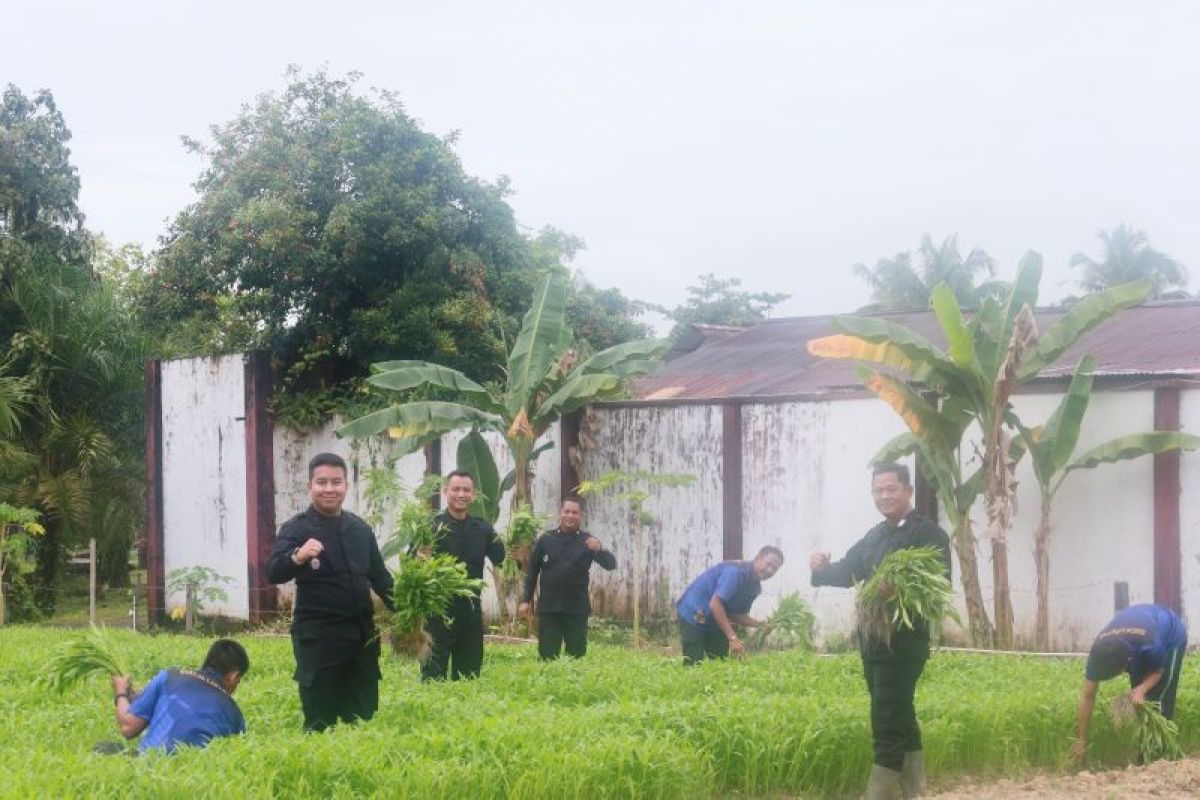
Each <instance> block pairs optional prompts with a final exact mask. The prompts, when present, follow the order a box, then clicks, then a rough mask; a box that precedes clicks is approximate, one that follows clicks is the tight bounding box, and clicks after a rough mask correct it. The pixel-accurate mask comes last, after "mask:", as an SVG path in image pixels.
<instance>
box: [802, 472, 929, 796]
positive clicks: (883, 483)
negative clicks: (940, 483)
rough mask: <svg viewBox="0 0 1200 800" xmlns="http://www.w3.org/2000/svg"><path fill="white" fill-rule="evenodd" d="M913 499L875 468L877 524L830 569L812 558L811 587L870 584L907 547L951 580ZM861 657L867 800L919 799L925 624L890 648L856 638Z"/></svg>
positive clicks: (895, 475)
mask: <svg viewBox="0 0 1200 800" xmlns="http://www.w3.org/2000/svg"><path fill="white" fill-rule="evenodd" d="M912 496H913V489H912V482H911V481H910V480H909V474H908V467H906V466H904V465H902V464H879V465H877V466H876V467H875V468H874V470H873V471H872V476H871V497H872V499H873V500H874V501H875V508H876V509H878V510H879V513H881V514H883V517H884V519H883V521H882V522H880V523H879V524H878V525H876V526H875V527H874V528H872V529H871V530H869V531H867V534H866V535H865V536H863V538H861V539H859V540H858V542H857V543H855V544H854V546H853V547H851V548H850V549H849V550H848V551H847V552H846V557H845V558H843V559H842V560H841V561H836V562H831V561H830V558H829V553H814V554H813V555H812V556H811V557H810V558H809V562H808V563H809V567H810V568H811V569H812V585H813V586H842V587H847V588H848V587H850V586H853V585H854V584H855V583H857V582H859V581H865V580H868V579H870V577H871V576H872V575H873V574H874V572H875V570H876V568H877V567H878V566H879V563H880V562H881V561H883V559H884V557H885V556H887V555H888V554H889V553H891V552H893V551H895V550H900V549H903V548H906V547H929V546H933V547H936V548H938V550H939V551H940V552H941V553H942V559H943V561H944V562H945V565H946V574H947V576H949V574H950V537H948V536H947V535H946V532H945V531H943V530H942V529H941V528H939V527H938V526H937V525H936V524H934V523H933V522H931V521H929V520H927V519H924V518H923V517H920V516H918V515H917V514H916V513H915V512H914V511H913V509H912ZM859 653H860V655H861V656H862V663H863V674H864V676H865V677H866V680H867V690H868V691H869V692H870V693H871V736H872V738H873V739H874V749H875V763H874V765H873V766H872V768H871V777H870V781H869V782H868V784H867V792H866V795H865V797H866V798H868V800H883V799H884V798H889V799H890V798H899V797H905V798H908V797H919V796H920V795H921V794H922V792H924V790H925V760H924V755H923V753H922V751H921V728H920V726H919V725H918V724H917V712H916V709H915V708H914V706H913V694H914V693H915V692H916V688H917V681H918V679H920V677H921V672H922V671H923V670H924V669H925V662H926V661H927V660H928V658H929V624H928V622H927V621H926V620H914V627H913V629H912V630H909V629H908V628H905V627H902V626H899V627H897V628H896V629H895V630H893V631H892V636H891V643H890V645H889V644H886V643H884V642H880V641H877V640H873V639H868V638H867V637H863V636H860V639H859Z"/></svg>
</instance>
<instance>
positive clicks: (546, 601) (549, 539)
mask: <svg viewBox="0 0 1200 800" xmlns="http://www.w3.org/2000/svg"><path fill="white" fill-rule="evenodd" d="M590 538H592V535H591V534H590V533H588V532H587V531H582V530H581V531H576V532H574V533H563V532H562V531H561V530H559V529H557V528H555V529H554V530H552V531H546V532H545V533H543V534H542V535H541V536H539V537H538V540H537V541H536V542H535V543H534V545H533V551H532V552H531V553H530V554H529V571H528V572H526V573H525V593H524V595H523V598H524V601H525V602H526V603H528V602H531V601H532V600H533V590H534V588H535V587H536V586H537V583H538V578H539V576H540V577H541V582H542V594H541V596H540V598H539V599H538V612H540V613H548V614H583V615H587V614H590V613H591V612H592V606H591V602H590V600H589V599H588V580H589V570H590V569H591V567H592V564H593V563H596V564H599V565H600V566H601V567H603V568H604V569H607V570H612V569H616V567H617V557H616V556H614V555H613V554H612V553H610V552H609V551H607V550H599V551H596V552H592V551H591V550H589V549H588V547H587V540H588V539H590Z"/></svg>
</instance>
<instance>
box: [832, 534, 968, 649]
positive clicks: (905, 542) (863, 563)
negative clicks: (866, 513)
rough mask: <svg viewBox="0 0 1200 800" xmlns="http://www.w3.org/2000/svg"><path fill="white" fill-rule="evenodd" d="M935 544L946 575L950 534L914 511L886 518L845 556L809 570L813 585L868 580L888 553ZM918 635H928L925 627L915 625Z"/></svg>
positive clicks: (845, 585)
mask: <svg viewBox="0 0 1200 800" xmlns="http://www.w3.org/2000/svg"><path fill="white" fill-rule="evenodd" d="M930 546H932V547H936V548H937V549H938V550H939V551H940V553H941V556H942V562H943V563H944V564H945V565H946V576H947V577H949V576H950V537H949V536H947V535H946V532H945V531H943V530H942V529H941V528H939V527H938V526H937V524H936V523H934V522H932V521H930V520H927V519H925V518H924V517H922V516H920V515H919V514H917V512H916V511H910V512H908V515H907V516H906V517H905V518H904V519H902V520H900V524H898V525H892V524H891V523H890V522H888V521H887V520H886V519H885V520H884V521H883V522H881V523H879V524H878V525H876V526H875V527H874V528H871V530H869V531H867V534H866V536H864V537H862V538H861V539H859V540H858V541H857V542H855V543H854V545H853V546H852V547H851V548H850V549H849V550H847V551H846V557H845V558H843V559H842V560H841V561H834V562H833V563H831V564H829V565H828V566H826V567H825V568H823V569H818V570H813V573H812V585H813V586H842V587H847V588H848V587H850V586H853V585H854V584H855V583H857V582H858V581H865V580H868V579H870V577H871V576H872V575H874V574H875V570H876V568H878V567H879V562H881V561H883V559H884V558H886V557H887V555H888V554H889V553H892V552H893V551H896V550H902V549H904V548H906V547H930ZM917 628H918V631H917V633H918V635H928V634H927V633H926V631H925V626H923V625H920V624H918V625H917Z"/></svg>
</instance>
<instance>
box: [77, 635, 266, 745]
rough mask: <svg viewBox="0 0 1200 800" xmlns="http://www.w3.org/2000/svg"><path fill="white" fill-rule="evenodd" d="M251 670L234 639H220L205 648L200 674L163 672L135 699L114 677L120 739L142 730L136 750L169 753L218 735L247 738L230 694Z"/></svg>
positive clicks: (125, 680)
mask: <svg viewBox="0 0 1200 800" xmlns="http://www.w3.org/2000/svg"><path fill="white" fill-rule="evenodd" d="M249 670H250V658H249V656H247V655H246V650H245V649H244V648H243V647H242V646H241V645H240V644H238V643H237V642H235V641H233V640H232V639H219V640H217V641H216V642H213V645H212V647H210V648H208V655H206V656H205V657H204V663H203V664H202V665H201V666H200V669H198V670H190V669H164V670H162V671H160V672H159V673H158V674H157V675H155V676H154V677H153V678H152V679H151V680H150V683H148V684H146V688H145V689H143V690H142V691H141V692H139V693H138V695H137V696H136V697H131V696H130V694H131V692H132V691H133V685H132V683H131V682H130V680H129V676H128V675H114V676H113V677H112V686H113V702H114V703H115V705H116V716H117V725H118V726H119V727H120V728H121V735H122V736H124V737H125V738H126V739H132V738H134V737H135V736H138V735H139V734H141V733H142V732H143V731H144V732H145V735H144V736H142V741H141V742H139V743H138V749H139V750H143V751H144V750H152V749H161V750H165V751H167V752H168V753H173V752H175V749H176V748H178V747H180V746H189V747H204V746H205V745H207V744H208V743H209V742H210V741H212V740H213V739H216V738H218V737H220V736H233V735H235V734H239V733H245V732H246V720H245V719H244V718H243V717H242V711H241V709H239V708H238V704H237V703H236V702H234V700H233V693H234V691H235V690H236V689H237V687H238V683H240V682H241V680H242V678H244V677H245V675H246V673H247V672H248V671H249ZM96 749H97V751H98V752H102V753H111V752H118V751H121V750H122V749H123V748H122V747H121V746H120V745H116V744H113V743H105V744H103V745H99V746H97V748H96Z"/></svg>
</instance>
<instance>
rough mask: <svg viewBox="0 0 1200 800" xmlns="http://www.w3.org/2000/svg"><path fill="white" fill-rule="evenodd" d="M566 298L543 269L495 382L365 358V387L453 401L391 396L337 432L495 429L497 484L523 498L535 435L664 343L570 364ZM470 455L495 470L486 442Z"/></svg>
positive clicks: (637, 370)
mask: <svg viewBox="0 0 1200 800" xmlns="http://www.w3.org/2000/svg"><path fill="white" fill-rule="evenodd" d="M567 298H568V281H567V276H566V275H565V274H564V273H562V272H561V271H552V272H549V273H547V275H546V276H545V277H544V278H543V279H542V281H541V282H540V284H539V285H538V287H537V289H536V290H535V292H534V295H533V304H532V305H531V307H530V308H529V310H528V311H527V312H526V314H525V318H524V320H523V321H522V324H521V331H520V333H519V334H518V336H517V339H516V341H515V343H514V344H513V348H512V351H511V352H510V353H509V355H508V362H507V364H506V365H504V372H505V374H506V376H507V378H506V381H505V383H504V385H503V386H502V387H497V388H485V387H484V386H483V385H482V384H480V383H477V382H476V381H474V380H472V379H471V378H469V377H467V376H466V375H464V374H463V373H462V372H459V371H458V370H455V369H450V368H449V367H444V366H441V365H439V364H432V363H429V362H426V361H385V362H382V363H379V364H373V365H372V367H371V371H372V375H371V376H370V377H369V378H368V379H367V381H368V383H370V384H371V385H372V386H375V387H377V388H380V389H383V390H385V391H390V392H397V393H399V392H408V391H410V390H412V389H417V388H420V387H436V388H438V389H442V390H446V391H449V392H452V393H455V394H457V395H458V396H459V399H460V402H447V401H440V400H421V401H413V402H394V403H392V404H390V405H388V406H387V407H386V408H383V409H381V410H379V411H375V412H373V413H370V414H367V415H365V416H363V417H360V418H358V419H356V420H354V421H352V422H349V423H347V424H346V425H343V426H342V427H341V428H340V429H338V435H339V436H349V437H354V438H362V437H368V436H374V435H375V434H378V433H383V432H387V434H388V435H389V436H391V437H392V438H393V439H395V440H396V444H397V450H398V452H399V453H404V452H411V451H412V450H415V449H417V448H418V447H420V446H421V445H423V444H425V443H427V442H430V441H432V440H433V439H436V438H437V437H439V436H441V435H442V434H445V433H449V432H451V431H454V430H458V429H462V428H471V429H473V430H475V431H486V430H492V431H497V432H499V433H500V434H502V435H503V436H504V440H505V442H506V443H507V444H508V448H509V451H510V452H511V454H512V459H513V464H514V467H513V473H512V475H511V479H510V481H505V482H504V483H505V484H508V483H510V482H511V488H512V489H513V504H514V506H515V505H516V504H519V503H528V502H530V501H531V497H530V478H531V474H532V472H531V467H532V464H533V462H534V460H535V459H536V458H537V455H538V454H539V453H540V452H542V450H543V449H544V447H543V448H538V447H537V445H536V443H537V440H538V438H540V437H541V436H542V434H544V433H545V432H546V431H547V430H548V429H549V427H550V426H551V425H552V424H553V423H554V422H556V421H557V420H558V419H559V418H560V417H561V416H562V415H564V414H568V413H570V412H572V411H575V410H576V409H578V408H581V407H583V406H585V405H587V404H588V403H592V402H594V401H596V400H601V399H603V398H606V397H612V396H614V395H616V394H617V393H618V392H620V390H621V383H622V381H623V380H625V379H626V378H631V377H636V376H639V375H645V374H647V373H648V372H650V371H651V370H652V369H653V368H654V367H655V365H656V364H657V362H658V359H659V358H660V357H661V355H662V354H663V353H664V352H665V351H666V348H667V342H666V341H665V340H660V339H642V340H638V341H634V342H626V343H624V344H619V345H616V346H614V347H610V348H608V349H606V350H602V351H600V352H599V353H596V354H595V355H593V356H592V357H591V358H588V359H586V360H584V361H583V362H582V363H576V361H577V359H576V356H575V352H574V350H572V348H571V342H572V338H573V337H572V333H571V329H570V328H569V327H567V322H566V307H567ZM473 457H474V458H475V462H474V463H475V465H476V467H477V468H479V469H480V471H481V472H482V471H484V470H487V471H489V472H490V473H495V470H496V467H495V463H494V459H493V457H492V454H491V452H490V451H489V450H488V449H487V448H486V447H483V448H479V447H473ZM487 463H491V466H490V467H487V466H486V464H487ZM504 488H507V486H502V489H504Z"/></svg>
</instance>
